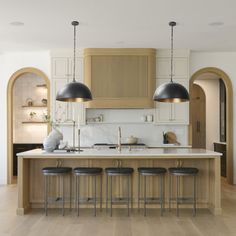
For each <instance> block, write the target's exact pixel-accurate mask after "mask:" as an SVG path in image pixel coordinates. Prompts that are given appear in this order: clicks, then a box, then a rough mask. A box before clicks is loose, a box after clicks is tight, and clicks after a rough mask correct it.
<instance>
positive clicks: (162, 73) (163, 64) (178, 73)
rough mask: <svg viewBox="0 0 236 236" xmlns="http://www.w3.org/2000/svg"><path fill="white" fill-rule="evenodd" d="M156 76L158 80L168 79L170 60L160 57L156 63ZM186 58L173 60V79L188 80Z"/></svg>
mask: <svg viewBox="0 0 236 236" xmlns="http://www.w3.org/2000/svg"><path fill="white" fill-rule="evenodd" d="M156 74H157V77H158V78H163V79H164V78H170V58H169V57H160V58H157V61H156ZM188 74H189V72H188V58H185V57H176V58H174V60H173V78H176V79H181V78H184V79H187V78H188Z"/></svg>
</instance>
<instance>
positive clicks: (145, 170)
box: [138, 167, 167, 175]
mask: <svg viewBox="0 0 236 236" xmlns="http://www.w3.org/2000/svg"><path fill="white" fill-rule="evenodd" d="M138 172H139V173H140V174H154V175H158V174H165V173H166V172H167V170H166V168H162V167H139V168H138Z"/></svg>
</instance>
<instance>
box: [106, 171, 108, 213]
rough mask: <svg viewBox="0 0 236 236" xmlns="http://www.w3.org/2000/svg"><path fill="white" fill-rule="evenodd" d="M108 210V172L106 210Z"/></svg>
mask: <svg viewBox="0 0 236 236" xmlns="http://www.w3.org/2000/svg"><path fill="white" fill-rule="evenodd" d="M107 210H108V174H106V212H107Z"/></svg>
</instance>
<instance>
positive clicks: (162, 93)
mask: <svg viewBox="0 0 236 236" xmlns="http://www.w3.org/2000/svg"><path fill="white" fill-rule="evenodd" d="M153 100H154V101H158V102H171V103H178V102H187V101H189V93H188V91H187V89H186V88H185V87H184V86H183V85H181V84H179V83H175V82H169V83H165V84H162V85H160V86H159V87H158V88H157V89H156V91H155V93H154V96H153Z"/></svg>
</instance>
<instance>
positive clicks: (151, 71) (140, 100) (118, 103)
mask: <svg viewBox="0 0 236 236" xmlns="http://www.w3.org/2000/svg"><path fill="white" fill-rule="evenodd" d="M84 55H85V57H84V58H85V63H84V64H85V65H84V74H85V83H86V85H87V86H88V87H89V88H90V89H91V91H92V94H93V100H92V101H91V102H88V103H87V104H86V107H87V108H153V107H154V101H153V99H152V97H153V94H154V91H155V83H156V49H152V48H87V49H85V50H84ZM94 56H96V57H97V56H101V58H103V59H104V56H109V57H110V56H141V57H142V56H145V57H146V58H147V64H146V71H147V76H146V78H144V79H145V81H146V86H147V87H146V89H147V90H146V94H145V95H144V94H143V95H142V96H136V95H135V96H133V97H132V96H130V97H127V96H125V93H124V96H120V97H117V96H114V97H113V96H106V95H104V96H103V95H101V96H96V95H95V94H96V93H95V92H93V85H92V83H93V76H92V70H93V64H92V63H93V60H92V59H93V57H94ZM96 59H97V58H96ZM105 77H107V76H104V78H105ZM116 81H117V80H116ZM126 81H127V80H126ZM127 87H128V86H127ZM127 87H126V88H124V89H126V91H127ZM119 89H120V88H119ZM129 89H130V90H132V89H133V87H132V85H131V86H130V85H129ZM104 91H106V90H105V89H104ZM119 91H120V90H119ZM136 91H137V90H136ZM105 93H106V92H105ZM126 93H127V92H126Z"/></svg>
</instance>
